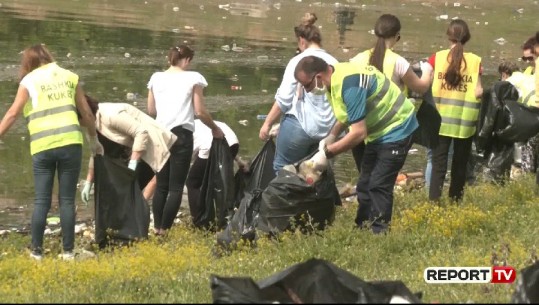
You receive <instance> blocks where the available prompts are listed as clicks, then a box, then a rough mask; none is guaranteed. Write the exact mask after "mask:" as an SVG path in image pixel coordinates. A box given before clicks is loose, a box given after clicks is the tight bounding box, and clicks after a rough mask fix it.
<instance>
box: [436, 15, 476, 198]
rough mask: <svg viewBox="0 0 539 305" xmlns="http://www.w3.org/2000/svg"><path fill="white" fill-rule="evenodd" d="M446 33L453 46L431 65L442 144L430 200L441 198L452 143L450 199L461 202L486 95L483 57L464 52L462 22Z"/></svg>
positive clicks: (465, 31) (466, 37)
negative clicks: (482, 76)
mask: <svg viewBox="0 0 539 305" xmlns="http://www.w3.org/2000/svg"><path fill="white" fill-rule="evenodd" d="M446 34H447V38H448V39H449V41H450V42H451V47H450V48H449V49H446V50H442V51H438V52H436V53H435V54H434V55H432V56H431V57H430V58H429V64H430V65H431V66H432V67H433V68H434V73H433V74H434V80H433V83H432V95H433V97H434V102H435V104H436V108H437V109H438V111H439V112H440V116H441V117H442V124H441V126H440V132H439V135H440V136H439V144H438V146H437V147H436V148H434V149H433V152H432V178H431V183H430V188H429V198H430V199H431V200H437V199H438V198H440V197H441V194H442V188H443V184H444V180H445V175H446V172H447V160H448V154H449V146H450V145H451V143H453V158H452V159H453V160H452V162H451V184H450V186H449V197H451V198H452V199H453V200H460V199H461V198H462V196H463V193H464V184H465V182H466V164H467V163H468V159H469V157H470V155H471V149H472V141H473V136H474V135H475V131H476V125H477V120H478V116H479V109H480V105H481V103H480V97H481V95H482V94H483V87H482V86H481V77H480V76H481V57H479V56H477V55H475V54H473V53H471V52H464V44H466V42H468V41H469V40H470V37H471V35H470V31H469V29H468V25H467V24H466V22H465V21H463V20H461V19H455V20H452V21H451V22H450V23H449V27H448V29H447V32H446Z"/></svg>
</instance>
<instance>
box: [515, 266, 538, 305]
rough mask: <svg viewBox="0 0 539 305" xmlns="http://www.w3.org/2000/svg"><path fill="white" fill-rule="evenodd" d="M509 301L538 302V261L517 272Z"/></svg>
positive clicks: (519, 302) (521, 302)
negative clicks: (513, 289)
mask: <svg viewBox="0 0 539 305" xmlns="http://www.w3.org/2000/svg"><path fill="white" fill-rule="evenodd" d="M511 303H513V304H537V303H539V261H537V262H535V264H533V265H531V266H528V267H526V268H524V269H522V270H521V271H520V272H519V274H518V277H517V283H516V287H515V292H513V296H512V298H511Z"/></svg>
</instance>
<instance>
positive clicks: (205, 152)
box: [193, 119, 239, 159]
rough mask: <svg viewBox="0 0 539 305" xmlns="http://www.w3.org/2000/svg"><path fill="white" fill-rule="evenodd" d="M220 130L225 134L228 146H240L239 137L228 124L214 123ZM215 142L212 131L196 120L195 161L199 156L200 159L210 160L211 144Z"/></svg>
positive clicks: (194, 138) (194, 136)
mask: <svg viewBox="0 0 539 305" xmlns="http://www.w3.org/2000/svg"><path fill="white" fill-rule="evenodd" d="M214 122H215V124H216V125H217V126H219V128H221V130H222V131H223V133H224V134H225V139H226V141H227V142H228V145H230V146H232V145H234V144H238V143H239V141H238V137H237V136H236V134H235V133H234V131H233V130H232V128H230V127H229V126H228V125H227V124H225V123H223V122H220V121H214ZM212 141H213V135H212V133H211V129H210V128H209V127H208V126H206V125H205V124H204V123H202V121H201V120H198V119H197V120H195V132H194V133H193V159H194V158H195V157H196V156H197V154H198V157H199V158H200V159H208V158H209V156H210V148H211V143H212Z"/></svg>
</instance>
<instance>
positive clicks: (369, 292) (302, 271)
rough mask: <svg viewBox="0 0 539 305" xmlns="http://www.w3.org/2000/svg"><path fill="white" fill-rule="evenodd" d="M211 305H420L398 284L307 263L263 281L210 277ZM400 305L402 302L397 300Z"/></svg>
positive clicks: (321, 262)
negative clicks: (404, 303)
mask: <svg viewBox="0 0 539 305" xmlns="http://www.w3.org/2000/svg"><path fill="white" fill-rule="evenodd" d="M210 284H211V290H212V298H213V302H214V303H227V304H231V303H244V304H245V303H266V304H267V303H340V304H342V303H355V304H366V303H385V304H388V303H390V301H391V300H392V299H393V298H395V297H401V298H402V299H404V300H406V301H408V302H410V303H420V302H421V300H420V298H419V297H418V296H417V295H415V294H413V293H412V292H411V291H410V290H409V289H408V288H407V287H406V286H405V285H404V283H402V282H401V281H376V282H366V281H364V280H362V279H360V278H358V277H356V276H355V275H354V274H352V273H350V272H348V271H346V270H343V269H341V268H339V267H337V266H336V265H334V264H332V263H330V262H328V261H325V260H322V259H314V258H313V259H309V260H307V261H306V262H303V263H299V264H296V265H293V266H291V267H289V268H287V269H285V270H283V271H281V272H279V273H276V274H274V275H272V276H270V277H268V278H266V279H263V280H261V281H258V282H255V281H254V280H253V279H251V278H248V277H220V276H217V275H211V276H210ZM401 301H402V300H401Z"/></svg>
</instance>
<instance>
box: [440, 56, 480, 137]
mask: <svg viewBox="0 0 539 305" xmlns="http://www.w3.org/2000/svg"><path fill="white" fill-rule="evenodd" d="M449 51H450V50H443V51H439V52H437V53H436V63H435V70H434V80H433V83H432V95H433V97H434V102H435V103H436V108H437V109H438V111H439V112H440V116H441V117H442V124H441V126H440V132H439V134H440V135H442V136H448V137H454V138H463V139H465V138H469V137H471V136H473V135H474V134H475V130H476V124H477V119H478V117H479V109H480V108H481V103H480V100H478V99H477V98H476V97H475V88H476V86H477V82H478V78H479V67H480V64H481V58H480V57H479V56H477V55H475V54H473V53H464V59H465V61H466V68H465V69H464V70H463V71H462V75H463V81H462V82H461V84H460V85H459V86H457V87H454V88H450V87H449V86H448V85H447V84H446V82H445V80H444V75H445V71H447V68H448V66H449V62H448V55H449Z"/></svg>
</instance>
